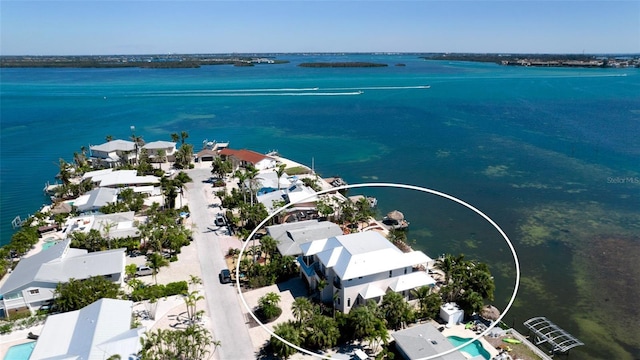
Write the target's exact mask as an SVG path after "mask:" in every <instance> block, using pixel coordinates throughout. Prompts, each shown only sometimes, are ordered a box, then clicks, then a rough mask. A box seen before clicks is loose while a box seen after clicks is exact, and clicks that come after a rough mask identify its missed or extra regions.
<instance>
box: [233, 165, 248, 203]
mask: <svg viewBox="0 0 640 360" xmlns="http://www.w3.org/2000/svg"><path fill="white" fill-rule="evenodd" d="M233 176H234V177H236V178H238V185H239V186H240V190H242V199H243V201H244V202H247V197H246V191H245V181H247V179H248V177H247V173H246V172H245V171H242V170H236V172H235V173H234V174H233Z"/></svg>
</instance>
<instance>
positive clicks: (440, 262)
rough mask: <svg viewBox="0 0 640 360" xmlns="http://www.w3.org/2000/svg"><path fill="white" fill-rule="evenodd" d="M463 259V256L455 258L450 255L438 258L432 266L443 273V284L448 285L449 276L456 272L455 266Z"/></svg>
mask: <svg viewBox="0 0 640 360" xmlns="http://www.w3.org/2000/svg"><path fill="white" fill-rule="evenodd" d="M463 259H464V255H459V256H458V257H455V256H453V255H451V254H446V255H444V256H442V257H440V258H438V259H437V260H436V262H435V264H434V267H435V268H436V269H438V270H441V271H442V272H444V283H445V284H448V283H449V281H450V280H451V276H452V275H453V273H454V272H455V271H456V267H457V265H459V264H460V262H461V261H462V260H463Z"/></svg>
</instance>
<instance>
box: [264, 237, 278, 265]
mask: <svg viewBox="0 0 640 360" xmlns="http://www.w3.org/2000/svg"><path fill="white" fill-rule="evenodd" d="M260 246H261V248H262V250H263V251H264V253H265V263H266V259H269V260H271V258H272V257H273V254H274V253H275V251H276V250H277V249H278V241H277V240H276V239H274V238H272V237H271V236H269V235H265V236H263V237H262V238H260Z"/></svg>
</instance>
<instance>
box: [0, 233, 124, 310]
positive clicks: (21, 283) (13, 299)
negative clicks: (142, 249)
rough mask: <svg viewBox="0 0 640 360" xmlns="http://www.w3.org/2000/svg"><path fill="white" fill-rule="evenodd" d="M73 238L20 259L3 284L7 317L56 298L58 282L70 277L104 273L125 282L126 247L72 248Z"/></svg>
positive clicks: (0, 305) (2, 305) (0, 306)
mask: <svg viewBox="0 0 640 360" xmlns="http://www.w3.org/2000/svg"><path fill="white" fill-rule="evenodd" d="M70 244H71V240H70V239H65V240H63V241H61V242H59V243H57V244H55V245H53V246H51V247H50V248H48V249H46V250H42V251H40V252H39V253H36V254H34V255H32V256H29V257H26V258H23V259H21V260H20V262H19V263H18V265H17V266H16V268H15V269H14V270H13V272H11V274H9V275H8V278H7V280H6V281H5V283H4V284H3V285H2V286H1V287H0V296H1V297H2V299H1V300H0V311H2V312H3V315H4V316H5V317H10V316H11V314H12V313H15V312H18V311H22V310H25V309H26V310H30V311H34V310H37V309H39V308H40V306H43V305H46V304H48V303H49V302H51V301H52V300H53V294H54V291H55V289H56V286H57V285H58V283H61V282H62V283H64V282H67V281H69V279H72V278H73V279H77V280H80V279H88V278H90V277H93V276H104V277H106V278H107V279H109V280H111V281H113V282H115V283H119V284H120V283H122V281H123V277H124V266H125V250H126V249H124V248H122V249H114V250H107V251H97V252H92V253H90V252H88V251H87V250H84V249H74V248H70Z"/></svg>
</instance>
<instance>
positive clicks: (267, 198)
mask: <svg viewBox="0 0 640 360" xmlns="http://www.w3.org/2000/svg"><path fill="white" fill-rule="evenodd" d="M257 199H258V202H259V203H261V204H263V205H264V207H265V208H266V209H267V212H268V213H269V214H271V213H273V212H274V211H276V210H277V209H278V208H279V207H280V206H282V205H281V204H279V203H282V202H284V204H290V203H294V204H295V205H293V206H292V207H290V208H287V213H295V212H298V213H300V212H303V213H306V211H310V212H311V211H315V210H316V205H317V202H318V196H317V195H316V192H315V191H314V190H313V189H311V188H310V187H308V186H305V185H304V184H303V183H302V182H301V181H298V180H297V179H296V180H294V181H293V182H292V183H291V185H290V186H289V187H288V188H286V189H282V190H276V191H272V192H268V193H266V194H258V196H257ZM296 216H297V215H296ZM284 217H285V218H286V215H285V216H284ZM296 220H298V219H296ZM301 220H305V219H301Z"/></svg>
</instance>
